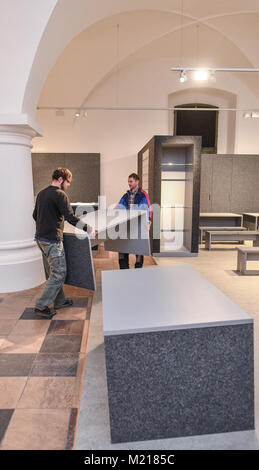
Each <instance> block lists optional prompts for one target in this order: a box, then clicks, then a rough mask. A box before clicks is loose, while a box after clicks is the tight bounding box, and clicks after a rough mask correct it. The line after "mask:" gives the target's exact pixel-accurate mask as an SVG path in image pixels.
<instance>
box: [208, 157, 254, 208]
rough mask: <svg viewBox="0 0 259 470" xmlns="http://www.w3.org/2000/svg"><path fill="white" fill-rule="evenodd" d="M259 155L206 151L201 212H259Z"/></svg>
mask: <svg viewBox="0 0 259 470" xmlns="http://www.w3.org/2000/svg"><path fill="white" fill-rule="evenodd" d="M258 181H259V155H205V154H204V155H202V158H201V197H200V211H201V212H234V213H241V214H242V213H243V212H259V184H258Z"/></svg>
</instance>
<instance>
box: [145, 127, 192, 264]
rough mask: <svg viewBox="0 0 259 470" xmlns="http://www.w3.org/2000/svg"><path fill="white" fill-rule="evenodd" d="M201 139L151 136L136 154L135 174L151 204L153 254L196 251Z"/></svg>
mask: <svg viewBox="0 0 259 470" xmlns="http://www.w3.org/2000/svg"><path fill="white" fill-rule="evenodd" d="M200 159H201V138H200V137H188V136H154V137H153V138H152V139H151V140H150V141H149V142H148V143H147V144H146V145H145V146H144V147H143V148H142V150H140V152H139V153H138V174H139V176H140V179H141V181H140V183H141V186H142V188H143V189H144V191H146V192H147V193H148V194H149V197H150V201H151V204H152V205H153V225H152V229H151V232H150V235H151V251H152V254H153V256H196V255H197V254H198V235H199V207H200Z"/></svg>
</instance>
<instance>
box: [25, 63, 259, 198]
mask: <svg viewBox="0 0 259 470" xmlns="http://www.w3.org/2000/svg"><path fill="white" fill-rule="evenodd" d="M170 63H171V62H170V61H169V60H168V59H160V60H159V59H155V60H150V61H141V62H134V63H130V64H129V65H127V66H125V67H123V68H121V69H120V72H119V80H118V76H117V75H116V71H115V72H114V73H113V74H112V75H110V77H108V78H106V79H105V80H104V81H103V82H102V83H101V84H100V85H99V86H97V87H96V88H95V90H94V91H93V92H92V93H91V95H90V97H89V99H88V100H87V105H88V106H114V105H115V104H116V105H117V106H136V107H139V106H164V107H168V105H171V104H172V92H173V93H176V95H173V96H177V99H178V101H179V103H178V102H175V104H180V102H181V103H183V102H190V99H191V101H192V100H193V101H201V102H203V100H202V97H203V98H204V100H205V102H207V103H209V104H213V105H216V106H220V107H222V106H227V107H229V106H234V104H233V103H234V101H235V96H236V95H237V96H238V106H240V107H242V106H243V105H244V104H245V103H248V102H249V103H251V105H253V106H255V103H256V98H255V96H254V95H253V94H252V93H251V92H250V91H249V89H248V88H247V87H246V85H245V84H244V83H243V82H241V81H240V80H239V79H238V78H236V77H231V80H230V77H229V76H228V77H227V78H228V80H227V81H225V78H226V77H222V76H221V77H220V76H219V77H217V81H216V83H215V84H214V87H213V86H212V88H211V95H210V94H208V93H207V95H206V92H205V91H206V87H205V91H203V88H202V87H201V85H195V84H191V82H189V83H187V84H180V83H179V77H178V75H177V74H173V73H172V72H170V71H169V68H170ZM118 83H119V85H118ZM191 85H192V86H193V87H194V88H193V89H191V90H190V86H191ZM206 86H207V85H206ZM116 87H117V88H116ZM223 87H224V88H223ZM185 90H186V92H185ZM177 93H178V94H177ZM208 96H209V97H211V99H210V100H209V101H208ZM170 97H171V98H170ZM227 117H228V116H227V113H224V112H222V113H220V116H219V142H218V153H233V152H234V151H235V152H236V153H247V152H249V153H259V146H258V145H259V133H257V131H256V128H255V122H254V121H252V120H249V122H248V120H245V119H244V118H243V117H242V113H238V114H237V124H236V136H235V139H234V141H233V138H231V139H230V142H229V139H228V135H229V134H230V135H231V136H232V137H233V135H232V134H234V133H232V134H231V132H232V131H231V125H229V123H228V119H227ZM231 117H232V116H231ZM233 117H234V116H233ZM37 121H38V122H39V123H40V124H41V126H42V128H43V137H41V138H35V139H34V140H33V151H34V152H100V153H101V192H102V194H105V195H106V196H107V199H108V203H113V202H115V201H116V200H117V199H118V198H119V197H120V194H121V192H122V191H123V190H125V189H126V188H127V176H128V174H129V173H130V172H132V171H136V169H137V160H136V157H137V153H138V151H139V150H140V149H141V148H142V147H143V146H144V145H145V143H146V142H147V141H148V140H149V139H150V138H151V137H152V136H153V135H159V134H165V135H166V134H168V133H171V132H172V131H171V129H170V127H169V126H168V112H167V111H89V112H88V116H87V117H86V118H83V117H81V118H80V119H78V120H75V119H74V118H73V113H72V112H71V111H70V112H65V116H64V117H56V115H55V111H44V110H42V111H38V113H37ZM257 122H258V121H256V123H257ZM230 124H231V123H230ZM232 124H233V122H232ZM234 125H235V122H234ZM248 129H249V132H248ZM230 144H231V145H232V144H233V145H232V147H231V145H230ZM246 149H247V150H246Z"/></svg>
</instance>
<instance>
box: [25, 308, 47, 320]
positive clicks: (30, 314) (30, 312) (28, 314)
mask: <svg viewBox="0 0 259 470" xmlns="http://www.w3.org/2000/svg"><path fill="white" fill-rule="evenodd" d="M53 318H54V317H53ZM19 320H49V318H45V317H41V316H40V315H36V314H35V313H34V307H30V308H29V307H28V308H26V309H25V310H24V312H23V314H22V315H21V316H20V318H19Z"/></svg>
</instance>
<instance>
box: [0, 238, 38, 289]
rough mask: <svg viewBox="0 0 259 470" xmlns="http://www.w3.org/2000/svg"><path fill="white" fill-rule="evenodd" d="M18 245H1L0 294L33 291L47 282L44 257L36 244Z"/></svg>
mask: <svg viewBox="0 0 259 470" xmlns="http://www.w3.org/2000/svg"><path fill="white" fill-rule="evenodd" d="M4 245H5V246H4ZM17 245H18V243H17V242H16V243H15V246H14V245H13V246H12V245H11V243H9V244H7V243H5V244H4V243H1V244H0V293H3V294H4V293H8V292H18V291H22V290H26V289H32V288H33V287H36V286H39V285H40V284H42V283H43V282H45V280H46V278H45V274H44V268H43V262H42V256H41V253H40V251H39V249H38V248H37V246H36V245H35V242H29V243H28V242H27V246H26V244H25V243H24V242H20V247H18V246H17ZM21 245H23V246H21ZM25 246H26V247H25ZM3 248H5V249H3Z"/></svg>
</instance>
